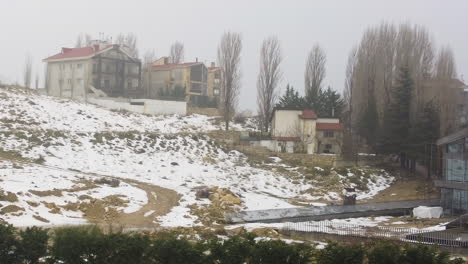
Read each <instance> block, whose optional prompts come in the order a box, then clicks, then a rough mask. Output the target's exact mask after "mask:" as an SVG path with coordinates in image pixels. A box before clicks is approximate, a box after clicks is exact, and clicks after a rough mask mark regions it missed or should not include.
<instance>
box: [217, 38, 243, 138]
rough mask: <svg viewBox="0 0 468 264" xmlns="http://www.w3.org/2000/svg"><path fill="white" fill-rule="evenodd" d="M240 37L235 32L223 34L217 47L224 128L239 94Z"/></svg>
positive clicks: (234, 109)
mask: <svg viewBox="0 0 468 264" xmlns="http://www.w3.org/2000/svg"><path fill="white" fill-rule="evenodd" d="M241 51H242V37H241V35H240V33H237V32H225V33H224V34H223V36H222V37H221V42H220V43H219V46H218V51H217V60H218V65H219V67H220V69H221V105H220V108H221V111H222V113H223V118H224V122H225V126H226V130H229V122H230V121H231V119H232V117H233V116H234V114H235V111H236V107H237V102H238V98H239V92H240V85H241V84H240V78H241V71H240V61H241Z"/></svg>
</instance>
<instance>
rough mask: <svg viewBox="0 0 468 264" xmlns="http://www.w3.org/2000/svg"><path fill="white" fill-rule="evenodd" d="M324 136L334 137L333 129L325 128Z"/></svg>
mask: <svg viewBox="0 0 468 264" xmlns="http://www.w3.org/2000/svg"><path fill="white" fill-rule="evenodd" d="M323 136H324V137H334V136H335V135H334V133H333V131H329V130H325V131H324V132H323Z"/></svg>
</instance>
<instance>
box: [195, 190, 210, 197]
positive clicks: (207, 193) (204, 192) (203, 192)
mask: <svg viewBox="0 0 468 264" xmlns="http://www.w3.org/2000/svg"><path fill="white" fill-rule="evenodd" d="M210 194H211V190H210V189H209V188H203V189H199V190H197V192H196V193H195V197H197V199H207V198H209V197H210Z"/></svg>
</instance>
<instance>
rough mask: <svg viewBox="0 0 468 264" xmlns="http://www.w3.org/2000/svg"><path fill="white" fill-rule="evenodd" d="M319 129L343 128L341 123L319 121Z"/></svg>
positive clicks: (317, 127)
mask: <svg viewBox="0 0 468 264" xmlns="http://www.w3.org/2000/svg"><path fill="white" fill-rule="evenodd" d="M316 129H317V130H343V129H344V128H343V124H341V123H317V126H316Z"/></svg>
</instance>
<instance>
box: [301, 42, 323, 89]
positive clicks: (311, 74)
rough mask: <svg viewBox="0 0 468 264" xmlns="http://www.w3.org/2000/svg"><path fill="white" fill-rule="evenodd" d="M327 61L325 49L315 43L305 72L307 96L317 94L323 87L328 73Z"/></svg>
mask: <svg viewBox="0 0 468 264" xmlns="http://www.w3.org/2000/svg"><path fill="white" fill-rule="evenodd" d="M325 62H326V55H325V51H324V50H323V49H322V48H321V47H320V46H319V45H318V44H316V45H314V47H313V48H312V50H311V51H310V52H309V56H308V57H307V62H306V70H305V74H304V79H305V86H304V89H305V93H306V96H307V97H309V96H312V97H315V96H317V95H318V93H319V91H320V89H322V82H323V79H324V78H325V74H326V70H325Z"/></svg>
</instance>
